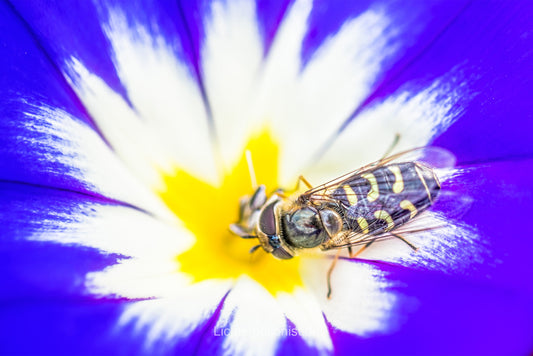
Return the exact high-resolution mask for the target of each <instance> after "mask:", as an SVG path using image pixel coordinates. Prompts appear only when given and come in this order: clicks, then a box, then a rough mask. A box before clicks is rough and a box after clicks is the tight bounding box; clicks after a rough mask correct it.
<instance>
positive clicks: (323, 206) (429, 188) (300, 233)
mask: <svg viewBox="0 0 533 356" xmlns="http://www.w3.org/2000/svg"><path fill="white" fill-rule="evenodd" d="M454 163H455V158H454V157H453V155H452V154H451V153H450V152H448V151H446V150H444V149H440V148H437V147H424V148H418V149H414V150H409V151H406V152H402V153H399V154H396V155H392V156H390V157H386V158H383V159H380V160H378V161H376V162H373V163H370V164H368V165H366V166H364V167H362V168H359V169H357V170H355V171H352V172H350V173H347V174H345V175H343V176H340V177H338V178H336V179H334V180H332V181H330V182H328V183H325V184H321V185H318V186H316V187H312V186H311V184H309V183H308V182H307V180H306V179H305V178H303V176H300V178H299V180H298V185H299V184H300V182H303V183H304V184H305V185H306V186H307V187H308V190H307V191H305V192H303V193H302V194H299V195H293V196H287V195H286V194H285V191H283V190H281V189H279V190H277V191H276V192H274V193H273V194H272V195H271V196H270V197H268V196H267V194H266V188H265V186H263V185H261V186H259V187H258V188H257V189H256V190H255V192H254V194H253V195H252V196H250V197H244V198H242V199H241V202H240V211H239V221H238V222H237V223H236V224H232V225H231V226H230V230H231V231H232V232H233V233H234V234H236V235H238V236H240V237H243V238H257V239H258V240H259V242H260V244H259V245H257V246H255V247H254V248H252V250H251V251H255V250H256V249H257V248H259V247H262V248H263V250H265V251H266V252H267V253H270V254H272V255H273V256H274V257H276V258H278V259H290V258H293V257H294V256H295V255H297V254H298V252H299V251H301V250H304V249H311V248H315V247H318V248H320V249H321V250H323V251H327V250H333V249H342V248H347V249H348V251H349V254H350V256H351V257H355V256H357V254H359V253H360V252H361V251H363V250H364V249H365V248H367V247H369V246H370V245H371V244H373V243H374V242H376V241H380V240H385V239H391V238H397V239H400V240H401V241H403V242H404V243H406V244H407V245H408V246H409V247H411V248H412V249H413V250H416V247H415V246H414V245H413V244H412V243H410V242H409V241H408V240H407V239H406V238H405V237H404V236H403V235H404V234H407V233H409V232H415V231H421V230H424V229H430V228H434V227H426V228H423V229H418V230H411V231H409V230H408V229H402V228H401V227H402V226H404V225H405V224H407V223H409V222H411V221H413V219H417V217H418V216H419V215H420V214H421V213H423V212H424V211H425V210H426V209H428V208H429V207H430V206H431V205H433V203H434V202H435V200H436V199H437V198H438V197H439V194H440V189H441V184H440V182H439V179H438V177H437V175H436V172H435V169H436V168H448V167H452V166H453V165H454ZM297 189H298V188H297ZM297 189H296V190H297ZM354 246H361V248H360V249H359V251H357V253H356V254H353V252H352V247H354ZM339 251H340V250H339ZM338 256H339V253H337V255H336V257H335V260H334V261H333V264H332V266H331V267H330V269H329V271H328V281H327V283H328V297H329V296H330V294H331V283H330V277H331V272H332V270H333V268H334V266H335V263H336V261H337V258H338Z"/></svg>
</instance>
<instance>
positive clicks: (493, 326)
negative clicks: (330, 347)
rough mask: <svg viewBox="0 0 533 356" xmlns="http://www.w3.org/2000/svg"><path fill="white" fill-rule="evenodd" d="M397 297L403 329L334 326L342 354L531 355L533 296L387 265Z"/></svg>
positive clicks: (338, 350)
mask: <svg viewBox="0 0 533 356" xmlns="http://www.w3.org/2000/svg"><path fill="white" fill-rule="evenodd" d="M378 267H379V268H380V269H382V270H383V271H385V275H386V277H385V278H387V281H388V283H390V286H391V287H390V290H391V291H392V292H393V293H394V294H395V297H396V308H395V310H394V311H393V312H394V315H395V317H396V319H397V326H398V329H397V330H396V331H395V332H394V333H391V334H387V335H378V336H374V337H372V338H357V337H354V335H350V334H346V333H343V332H341V331H339V330H336V329H333V328H332V338H333V341H334V344H335V346H336V351H337V352H338V353H339V354H352V353H353V354H360V355H387V354H390V355H527V354H529V353H530V352H531V350H532V348H533V338H532V335H533V324H531V320H533V307H532V306H533V303H532V302H533V297H532V295H531V294H524V293H518V292H516V291H512V290H506V289H501V288H498V287H496V288H495V287H494V286H491V285H490V284H486V283H472V282H470V281H465V280H461V279H458V278H456V277H450V276H444V275H440V274H436V273H424V272H414V271H413V270H410V269H406V268H404V267H399V266H391V265H382V266H379V264H378Z"/></svg>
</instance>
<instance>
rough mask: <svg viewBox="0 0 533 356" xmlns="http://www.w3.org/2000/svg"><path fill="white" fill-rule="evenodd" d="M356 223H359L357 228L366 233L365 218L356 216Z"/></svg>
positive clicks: (366, 222)
mask: <svg viewBox="0 0 533 356" xmlns="http://www.w3.org/2000/svg"><path fill="white" fill-rule="evenodd" d="M357 223H358V224H359V228H360V229H361V231H363V234H368V232H369V231H368V221H366V219H365V218H362V217H358V218H357Z"/></svg>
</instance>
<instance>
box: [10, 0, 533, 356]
mask: <svg viewBox="0 0 533 356" xmlns="http://www.w3.org/2000/svg"><path fill="white" fill-rule="evenodd" d="M0 7H1V10H0V17H1V21H0V26H1V27H2V31H1V32H0V36H1V37H0V44H1V46H0V51H2V55H1V56H0V71H2V73H1V75H0V100H1V105H0V113H1V121H0V127H1V129H2V130H1V131H0V140H1V143H0V174H1V177H0V178H1V181H0V191H1V194H0V202H1V204H2V205H1V207H0V231H1V245H0V246H1V249H0V251H1V259H0V266H1V269H0V272H1V275H2V276H3V283H2V289H1V291H2V292H1V298H2V299H1V310H0V320H1V324H0V325H1V327H2V330H1V332H2V334H1V335H2V337H1V340H2V342H1V343H0V353H2V354H89V355H94V354H127V355H130V354H148V355H155V354H176V353H178V354H266V355H268V354H288V353H291V354H295V353H316V354H333V353H339V354H344V353H346V354H348V353H350V354H351V353H354V354H394V355H398V354H405V355H417V354H420V355H438V354H442V355H450V354H453V355H474V354H484V355H492V354H494V355H527V354H529V353H531V352H532V350H533V323H531V321H532V320H533V283H531V278H530V275H531V272H532V268H531V263H530V250H531V247H532V246H533V244H532V243H531V239H530V236H531V233H530V232H529V226H528V219H529V218H528V216H529V208H530V205H531V204H530V203H531V202H532V196H533V185H532V184H531V174H533V161H532V158H533V140H531V133H530V129H531V124H530V120H531V119H532V112H533V110H532V107H531V99H533V98H532V97H531V85H532V80H531V79H532V70H531V64H530V63H531V61H532V58H531V57H532V51H531V50H532V48H533V46H532V36H531V22H530V18H531V15H532V11H531V5H530V4H529V3H528V2H527V1H516V2H512V3H510V2H507V3H504V2H488V1H473V2H471V1H461V0H457V1H451V2H450V1H432V2H421V1H412V2H408V3H405V2H401V3H400V2H396V1H392V0H382V1H380V0H378V1H372V2H366V1H363V2H328V1H321V0H315V1H311V0H294V1H263V0H257V1H246V0H203V1H190V2H188V1H187V2H185V1H183V2H181V1H156V2H151V1H142V0H135V1H120V0H114V1H96V0H95V1H94V2H72V3H68V2H65V3H55V2H49V1H32V2H28V1H22V0H12V1H9V2H2V3H1V4H0ZM395 137H399V140H398V143H397V145H395V146H394V152H400V151H403V150H408V149H412V148H415V147H421V146H425V145H435V146H440V147H444V148H445V149H447V150H449V151H450V152H452V153H453V155H454V156H455V157H456V159H457V164H456V167H455V168H452V167H448V168H447V169H443V170H440V171H439V174H440V177H441V179H442V180H443V187H445V188H446V189H447V190H448V191H450V192H453V193H454V195H453V196H454V197H455V200H454V201H452V202H448V203H447V204H444V205H441V206H436V207H435V210H434V211H432V212H431V213H430V214H432V215H430V217H431V219H433V220H438V221H441V222H442V220H443V219H446V220H445V226H443V227H441V228H440V229H436V230H430V231H425V232H421V233H420V234H413V236H412V241H413V243H415V244H416V245H417V246H418V247H419V250H418V251H417V252H413V251H411V249H410V248H409V247H407V246H406V245H405V244H403V243H402V242H401V241H399V240H390V241H384V242H380V243H376V244H374V245H372V246H371V247H369V248H368V249H367V250H365V251H364V252H363V253H362V254H361V255H359V256H358V257H357V258H356V259H348V258H341V259H340V260H339V262H338V263H337V266H336V267H335V270H334V272H333V277H332V287H333V294H332V297H331V299H328V298H327V297H326V291H327V285H326V273H327V270H328V268H329V266H330V264H331V261H332V255H331V254H326V253H322V254H320V253H309V254H303V255H302V256H299V257H296V258H294V259H291V260H288V261H280V260H276V259H275V258H273V257H272V256H270V255H267V254H265V253H264V252H263V251H257V252H255V253H253V254H250V253H249V250H250V248H251V247H253V245H254V243H257V242H254V241H250V240H248V239H246V240H245V239H241V238H239V237H237V236H234V235H232V234H231V233H230V232H229V225H230V224H231V223H234V222H235V221H236V220H237V217H238V207H239V199H240V198H241V197H243V196H245V195H249V194H251V193H252V192H253V187H254V184H253V182H252V180H253V178H252V177H251V176H252V175H251V174H250V170H251V167H250V166H252V167H253V170H254V171H255V177H256V179H257V183H259V184H265V185H266V186H267V189H268V190H269V192H271V191H273V190H275V189H277V188H278V187H283V188H285V189H288V190H290V189H291V188H292V187H293V186H294V185H295V183H296V181H297V178H298V176H299V175H300V174H303V175H304V176H305V177H306V178H307V179H308V180H309V181H310V182H312V183H314V184H320V183H324V182H326V181H328V180H329V179H332V178H335V177H336V176H339V175H341V174H344V173H347V172H350V171H352V170H354V169H355V168H358V167H360V166H362V165H364V164H366V163H369V162H371V161H373V160H376V159H379V158H380V157H381V156H383V155H384V154H385V153H386V152H387V150H388V148H389V147H391V145H392V143H393V142H394V141H395ZM247 153H249V155H248V156H247ZM250 161H251V162H252V163H253V164H252V165H250Z"/></svg>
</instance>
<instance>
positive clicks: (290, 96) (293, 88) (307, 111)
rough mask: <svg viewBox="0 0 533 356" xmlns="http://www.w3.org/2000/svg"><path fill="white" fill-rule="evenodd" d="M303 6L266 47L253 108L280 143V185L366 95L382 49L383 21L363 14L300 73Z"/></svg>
mask: <svg viewBox="0 0 533 356" xmlns="http://www.w3.org/2000/svg"><path fill="white" fill-rule="evenodd" d="M310 7H311V6H310V2H309V1H299V2H297V3H296V4H295V5H294V7H293V8H292V10H291V11H290V13H289V15H288V16H287V18H286V20H285V21H284V23H283V24H282V25H281V27H280V30H279V33H278V35H277V36H276V38H275V41H274V43H273V45H272V49H271V52H270V53H269V57H268V58H267V63H266V68H265V72H264V77H263V78H264V82H262V83H261V87H260V90H261V91H260V98H259V100H258V103H257V105H258V106H259V107H260V109H259V112H260V113H261V115H262V116H263V117H265V118H268V119H272V120H273V123H274V128H275V132H276V134H278V135H280V136H281V138H282V143H283V145H282V152H283V157H282V158H283V160H282V162H281V168H282V169H281V172H283V173H282V174H283V176H282V177H281V180H282V182H284V183H285V184H286V183H287V182H290V180H291V179H294V177H296V176H298V174H300V173H301V172H302V169H303V166H304V165H306V164H309V163H310V160H311V159H312V156H313V155H314V154H315V153H316V151H317V149H318V147H320V146H321V145H323V144H324V143H325V141H326V139H327V138H329V137H330V136H331V135H332V134H333V133H334V132H335V131H336V130H337V129H338V128H339V127H340V125H341V123H342V122H343V121H344V120H346V118H348V117H349V116H350V114H351V113H352V112H353V111H354V110H355V108H356V107H357V105H359V104H360V103H361V102H362V101H363V100H364V99H365V97H366V96H367V95H368V94H369V92H370V90H371V88H372V86H373V84H374V81H375V80H376V78H377V76H378V74H379V72H380V70H381V64H382V62H383V61H384V60H385V59H386V58H387V57H388V56H389V55H391V54H392V53H394V51H395V47H391V46H390V45H388V43H389V42H388V40H389V37H388V36H389V35H390V33H389V32H386V31H385V29H386V28H387V26H389V19H388V18H387V16H386V15H385V14H384V13H383V12H381V11H376V10H372V9H370V10H368V11H366V12H364V13H362V14H361V15H359V16H358V17H356V18H354V19H351V20H348V21H346V22H345V23H344V25H343V26H342V27H341V29H340V30H339V31H338V32H337V33H336V34H334V35H332V36H330V37H329V38H327V39H326V40H325V42H324V43H323V44H322V45H321V47H319V48H318V49H317V51H316V52H315V53H314V55H313V56H312V57H311V59H310V60H309V63H307V64H306V66H305V67H304V68H303V69H302V68H301V67H302V63H301V54H300V53H301V44H302V43H303V37H304V35H305V33H306V31H307V18H308V15H309V11H310Z"/></svg>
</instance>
